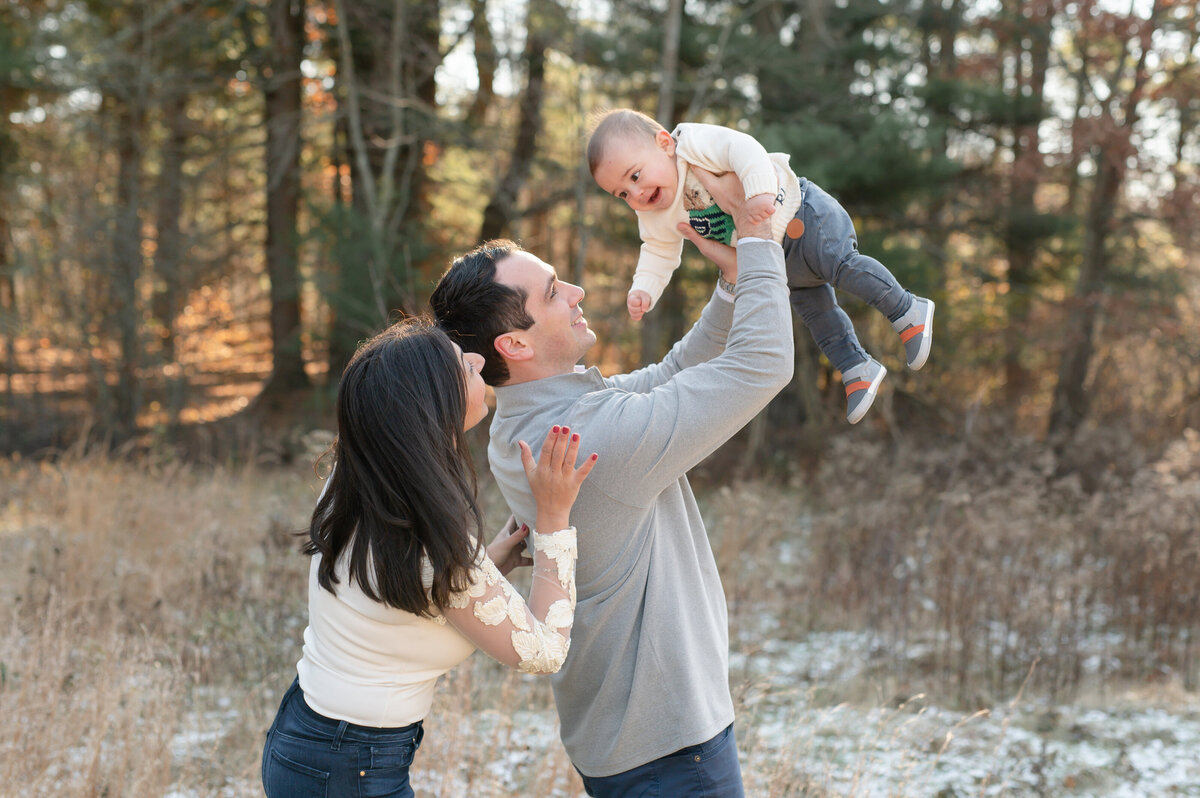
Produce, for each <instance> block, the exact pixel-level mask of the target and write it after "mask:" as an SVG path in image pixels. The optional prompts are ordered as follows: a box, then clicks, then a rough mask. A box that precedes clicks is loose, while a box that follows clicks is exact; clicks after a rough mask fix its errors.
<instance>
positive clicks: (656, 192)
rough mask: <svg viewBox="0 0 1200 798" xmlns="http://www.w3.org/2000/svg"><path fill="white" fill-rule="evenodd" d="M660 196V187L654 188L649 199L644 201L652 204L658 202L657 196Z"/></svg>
mask: <svg viewBox="0 0 1200 798" xmlns="http://www.w3.org/2000/svg"><path fill="white" fill-rule="evenodd" d="M661 196H662V189H661V188H656V189H654V193H653V194H651V195H650V199H649V200H648V201H647V202H646V204H647V205H653V204H655V203H656V202H658V198H659V197H661Z"/></svg>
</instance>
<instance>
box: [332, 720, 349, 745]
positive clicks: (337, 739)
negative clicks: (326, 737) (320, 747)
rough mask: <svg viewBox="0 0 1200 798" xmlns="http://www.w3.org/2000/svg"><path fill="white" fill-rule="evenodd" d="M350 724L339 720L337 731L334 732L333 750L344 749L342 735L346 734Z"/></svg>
mask: <svg viewBox="0 0 1200 798" xmlns="http://www.w3.org/2000/svg"><path fill="white" fill-rule="evenodd" d="M349 726H350V724H349V723H348V722H347V721H344V720H342V721H338V727H337V731H335V732H334V733H333V745H332V746H331V747H330V748H331V750H334V751H340V750H341V749H342V737H343V736H345V734H346V729H347V728H348V727H349Z"/></svg>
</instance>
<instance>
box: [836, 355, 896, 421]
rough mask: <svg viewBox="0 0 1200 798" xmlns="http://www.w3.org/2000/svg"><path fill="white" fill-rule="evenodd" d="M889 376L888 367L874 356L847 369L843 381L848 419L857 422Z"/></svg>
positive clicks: (869, 407) (869, 406) (868, 408)
mask: <svg viewBox="0 0 1200 798" xmlns="http://www.w3.org/2000/svg"><path fill="white" fill-rule="evenodd" d="M886 376H887V369H886V368H885V367H884V365H883V364H882V363H880V362H879V361H878V360H876V359H875V358H873V357H868V358H867V359H866V361H865V362H863V363H859V364H858V365H857V366H855V367H853V368H849V369H846V371H845V372H843V374H842V382H843V383H845V384H846V420H847V421H849V422H850V423H851V424H857V423H858V422H859V421H861V420H862V417H863V416H865V415H866V414H867V411H868V410H870V409H871V403H872V402H874V401H875V394H877V393H879V383H881V382H883V378H884V377H886Z"/></svg>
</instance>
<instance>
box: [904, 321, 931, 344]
mask: <svg viewBox="0 0 1200 798" xmlns="http://www.w3.org/2000/svg"><path fill="white" fill-rule="evenodd" d="M923 332H925V325H924V324H917V325H915V326H913V327H909V328H908V329H907V330H905V331H904V332H902V333H900V340H901V341H903V342H904V343H908V342H909V341H911V340H912V339H913V338H916V337H917V336H918V335H920V334H921V333H923Z"/></svg>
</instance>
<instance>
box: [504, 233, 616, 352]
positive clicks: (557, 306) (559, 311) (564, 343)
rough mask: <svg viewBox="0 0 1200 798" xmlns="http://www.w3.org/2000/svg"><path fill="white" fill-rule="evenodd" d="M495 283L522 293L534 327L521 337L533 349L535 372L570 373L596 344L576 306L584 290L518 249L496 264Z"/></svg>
mask: <svg viewBox="0 0 1200 798" xmlns="http://www.w3.org/2000/svg"><path fill="white" fill-rule="evenodd" d="M496 281H497V282H499V283H502V284H503V285H507V286H509V287H510V288H516V289H519V290H522V291H524V292H525V295H526V297H527V299H526V300H525V310H526V312H527V313H529V315H530V316H531V317H532V318H533V326H532V327H530V328H529V329H528V330H524V331H522V335H524V336H525V338H526V339H527V340H528V341H529V343H530V345H531V346H532V347H533V353H534V363H535V364H536V366H537V368H538V370H539V371H544V372H546V373H547V374H564V373H568V372H570V371H572V370H573V369H574V368H575V364H576V363H578V362H579V361H580V359H582V358H583V356H584V354H585V353H586V352H587V350H588V349H590V348H591V346H592V344H594V343H595V342H596V334H595V333H594V332H592V331H591V330H590V329H588V325H587V319H585V318H584V316H583V309H582V308H580V307H579V303H580V302H582V301H583V289H582V288H580V287H579V286H577V285H572V284H571V283H564V282H562V281H561V280H559V279H558V275H557V274H556V273H555V271H554V267H552V266H550V265H549V264H547V263H544V262H543V261H542V260H541V259H540V258H538V257H537V256H536V255H533V254H531V253H529V252H524V251H520V250H518V251H516V252H513V253H512V254H511V255H509V256H508V257H506V258H504V259H503V260H501V261H499V262H498V263H497V264H496Z"/></svg>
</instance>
